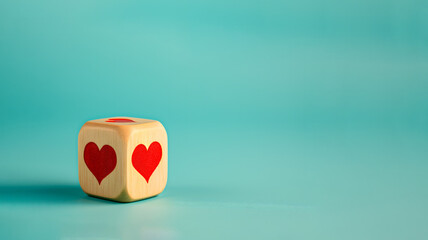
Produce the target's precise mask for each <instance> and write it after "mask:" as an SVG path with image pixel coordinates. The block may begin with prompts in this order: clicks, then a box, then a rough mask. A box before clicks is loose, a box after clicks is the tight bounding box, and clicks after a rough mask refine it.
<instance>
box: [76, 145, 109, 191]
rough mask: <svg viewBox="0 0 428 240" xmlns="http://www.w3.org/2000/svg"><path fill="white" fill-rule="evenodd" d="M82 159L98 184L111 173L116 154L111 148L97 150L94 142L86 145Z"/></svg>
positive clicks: (104, 147)
mask: <svg viewBox="0 0 428 240" xmlns="http://www.w3.org/2000/svg"><path fill="white" fill-rule="evenodd" d="M83 158H84V160H85V163H86V166H88V168H89V171H91V172H92V174H94V176H95V178H96V179H97V181H98V183H99V184H101V182H102V181H103V179H104V178H105V177H107V176H108V175H109V174H110V173H111V172H113V170H114V169H115V167H116V163H117V159H116V152H115V151H114V149H113V148H112V147H111V146H109V145H104V146H103V147H102V148H101V150H98V146H97V144H95V143H94V142H90V143H88V144H86V146H85V150H84V152H83Z"/></svg>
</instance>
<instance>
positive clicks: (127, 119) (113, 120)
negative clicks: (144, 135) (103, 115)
mask: <svg viewBox="0 0 428 240" xmlns="http://www.w3.org/2000/svg"><path fill="white" fill-rule="evenodd" d="M106 122H135V121H134V120H132V119H129V118H109V119H107V120H106Z"/></svg>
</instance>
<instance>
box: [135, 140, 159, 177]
mask: <svg viewBox="0 0 428 240" xmlns="http://www.w3.org/2000/svg"><path fill="white" fill-rule="evenodd" d="M161 158H162V147H161V145H160V143H158V142H152V144H150V146H149V149H148V150H147V148H146V146H144V145H143V144H139V145H138V146H137V147H136V148H135V149H134V152H133V153H132V165H133V166H134V168H135V170H137V171H138V172H139V173H140V174H141V176H143V177H144V178H145V179H146V182H147V183H149V179H150V176H152V174H153V172H154V171H155V169H156V168H157V167H158V165H159V162H160V160H161Z"/></svg>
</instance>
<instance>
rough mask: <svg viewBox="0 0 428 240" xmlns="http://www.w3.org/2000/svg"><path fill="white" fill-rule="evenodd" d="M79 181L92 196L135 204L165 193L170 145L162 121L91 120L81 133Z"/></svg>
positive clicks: (135, 119) (122, 118)
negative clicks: (137, 201) (133, 202)
mask: <svg viewBox="0 0 428 240" xmlns="http://www.w3.org/2000/svg"><path fill="white" fill-rule="evenodd" d="M78 162H79V182H80V185H81V187H82V189H83V191H84V192H86V193H87V194H89V195H92V196H96V197H101V198H107V199H111V200H115V201H120V202H132V201H136V200H141V199H144V198H148V197H152V196H155V195H157V194H159V193H161V192H162V191H163V189H164V188H165V186H166V182H167V174H168V142H167V134H166V131H165V128H164V127H163V126H162V124H161V123H160V122H158V121H154V120H147V119H139V118H129V117H115V118H105V119H97V120H91V121H88V122H87V123H85V124H84V125H83V127H82V128H81V130H80V133H79V143H78Z"/></svg>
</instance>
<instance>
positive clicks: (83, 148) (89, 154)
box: [78, 122, 126, 200]
mask: <svg viewBox="0 0 428 240" xmlns="http://www.w3.org/2000/svg"><path fill="white" fill-rule="evenodd" d="M125 159H126V149H125V139H124V136H123V134H122V133H121V130H120V128H117V127H115V126H109V125H103V124H98V123H93V122H87V123H85V124H84V125H83V127H82V128H81V130H80V132H79V139H78V168H79V182H80V186H81V187H82V189H83V191H84V192H85V193H87V194H88V195H92V196H96V197H101V198H107V199H111V200H117V199H118V198H120V197H121V196H123V195H124V193H123V191H124V190H125V181H126V171H125V170H126V160H125ZM125 195H126V194H125Z"/></svg>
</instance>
